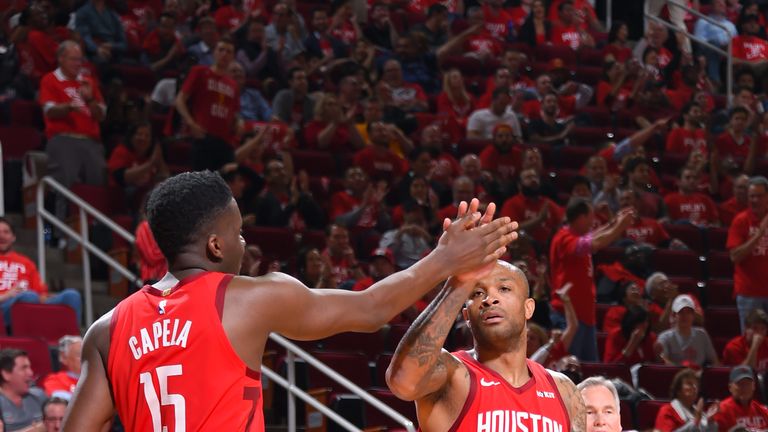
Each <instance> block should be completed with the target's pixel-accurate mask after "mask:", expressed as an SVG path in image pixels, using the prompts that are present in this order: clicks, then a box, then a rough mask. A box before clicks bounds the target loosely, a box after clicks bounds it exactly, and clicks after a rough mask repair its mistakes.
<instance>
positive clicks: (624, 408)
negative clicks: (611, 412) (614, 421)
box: [619, 400, 635, 431]
mask: <svg viewBox="0 0 768 432" xmlns="http://www.w3.org/2000/svg"><path fill="white" fill-rule="evenodd" d="M633 411H634V410H633V409H632V404H630V403H629V401H625V400H623V401H620V402H619V413H620V414H621V429H622V430H626V431H628V430H633V429H634V428H635V415H634V412H633Z"/></svg>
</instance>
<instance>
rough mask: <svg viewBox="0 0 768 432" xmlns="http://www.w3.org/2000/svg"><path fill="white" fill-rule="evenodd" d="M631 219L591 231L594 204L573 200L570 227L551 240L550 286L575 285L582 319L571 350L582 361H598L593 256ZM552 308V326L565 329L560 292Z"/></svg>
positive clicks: (626, 215)
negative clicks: (563, 326)
mask: <svg viewBox="0 0 768 432" xmlns="http://www.w3.org/2000/svg"><path fill="white" fill-rule="evenodd" d="M632 216H633V215H632V212H631V211H621V212H619V213H618V215H617V218H616V221H615V222H613V223H612V224H609V225H604V226H603V227H600V228H599V229H597V230H595V231H591V229H592V225H593V222H594V221H593V219H594V217H595V214H594V211H593V208H592V204H591V203H590V202H589V201H588V200H585V199H583V198H576V199H573V200H571V203H569V204H568V208H567V209H566V219H567V221H568V225H566V226H564V227H563V228H561V229H560V231H558V232H557V234H555V236H554V238H553V239H552V243H551V246H550V249H549V250H550V252H549V262H550V267H551V283H550V286H552V287H562V286H564V285H565V284H566V283H568V282H570V283H572V284H573V288H571V291H570V293H569V295H570V297H571V299H572V301H573V306H574V308H575V309H576V315H577V317H578V319H579V329H578V330H577V332H576V336H575V337H574V340H573V343H571V346H570V351H571V354H573V355H575V356H577V357H578V358H579V359H580V360H582V361H598V359H599V353H598V352H597V331H596V329H595V325H596V322H597V317H596V313H595V300H596V289H595V281H594V276H593V274H594V268H593V266H592V254H593V253H595V252H597V251H599V250H600V249H603V248H604V247H606V246H608V245H610V244H611V243H613V242H614V241H615V240H617V239H618V238H619V236H620V235H621V233H622V232H623V231H624V230H625V229H626V228H627V226H629V223H630V221H631V217H632ZM518 220H522V219H518ZM552 308H553V310H552V313H551V318H552V323H553V325H554V326H555V327H562V323H563V316H562V313H563V303H562V300H561V299H560V297H559V294H558V293H557V292H555V296H554V297H553V299H552Z"/></svg>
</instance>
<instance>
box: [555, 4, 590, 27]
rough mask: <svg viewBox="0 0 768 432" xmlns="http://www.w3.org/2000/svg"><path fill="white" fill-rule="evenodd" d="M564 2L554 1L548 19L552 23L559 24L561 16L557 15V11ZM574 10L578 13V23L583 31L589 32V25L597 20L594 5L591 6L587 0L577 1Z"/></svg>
mask: <svg viewBox="0 0 768 432" xmlns="http://www.w3.org/2000/svg"><path fill="white" fill-rule="evenodd" d="M562 2H563V0H554V1H553V2H552V3H551V4H550V5H549V15H548V18H549V20H550V21H552V22H557V21H558V20H559V19H560V15H559V14H558V13H557V9H558V7H559V6H560V3H562ZM573 10H574V12H575V13H576V16H577V17H578V18H579V20H578V22H579V23H580V24H581V26H580V27H581V29H582V30H587V26H588V25H589V21H590V20H592V21H596V20H597V14H596V13H595V8H593V7H592V5H591V4H589V2H588V1H586V0H575V1H574V2H573Z"/></svg>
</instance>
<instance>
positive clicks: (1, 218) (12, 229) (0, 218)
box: [0, 216, 16, 235]
mask: <svg viewBox="0 0 768 432" xmlns="http://www.w3.org/2000/svg"><path fill="white" fill-rule="evenodd" d="M0 223H4V224H6V225H8V228H9V229H10V230H11V234H13V235H16V229H15V228H14V227H13V224H12V223H11V221H9V220H8V218H7V217H5V216H0Z"/></svg>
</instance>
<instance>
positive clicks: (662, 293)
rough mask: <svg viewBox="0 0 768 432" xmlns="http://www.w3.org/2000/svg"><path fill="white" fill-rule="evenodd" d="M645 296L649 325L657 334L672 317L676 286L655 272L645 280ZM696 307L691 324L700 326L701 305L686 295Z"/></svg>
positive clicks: (663, 274)
mask: <svg viewBox="0 0 768 432" xmlns="http://www.w3.org/2000/svg"><path fill="white" fill-rule="evenodd" d="M645 294H646V295H647V296H648V298H649V299H650V301H649V302H648V312H649V313H650V314H651V323H652V325H653V329H654V331H656V332H657V333H659V332H661V331H663V330H666V329H668V328H669V325H670V319H669V318H670V317H671V316H672V303H673V302H674V300H675V298H677V294H678V292H677V284H675V283H672V281H670V280H669V277H668V276H667V275H666V274H665V273H662V272H655V273H653V274H652V275H650V276H648V279H646V280H645ZM688 296H689V297H691V299H692V300H693V303H694V304H695V305H696V307H695V308H694V312H695V314H696V317H695V318H694V320H693V323H694V324H696V325H698V326H701V325H703V324H704V314H703V310H702V308H701V303H700V302H699V301H698V299H697V298H696V297H695V296H693V295H692V294H688Z"/></svg>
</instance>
